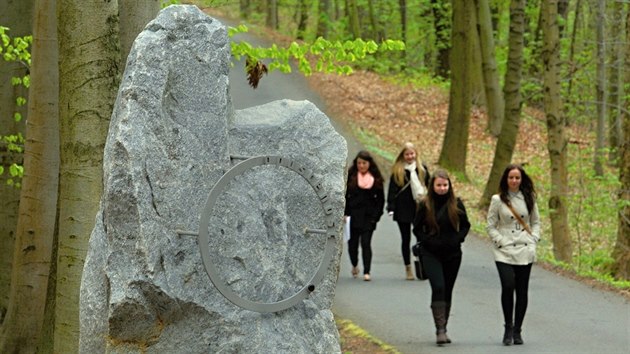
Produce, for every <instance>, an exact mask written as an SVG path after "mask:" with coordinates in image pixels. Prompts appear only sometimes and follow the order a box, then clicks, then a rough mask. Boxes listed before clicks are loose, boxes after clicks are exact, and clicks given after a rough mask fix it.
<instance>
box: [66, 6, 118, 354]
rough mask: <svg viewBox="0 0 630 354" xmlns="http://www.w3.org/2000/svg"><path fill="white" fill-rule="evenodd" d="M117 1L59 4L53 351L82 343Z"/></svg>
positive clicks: (110, 99)
mask: <svg viewBox="0 0 630 354" xmlns="http://www.w3.org/2000/svg"><path fill="white" fill-rule="evenodd" d="M117 16H118V4H117V2H116V1H97V2H89V3H85V2H83V1H80V0H59V6H58V8H57V17H58V19H59V30H58V33H59V41H60V50H59V53H60V58H59V59H60V60H59V72H60V82H61V84H60V95H59V107H60V132H61V135H60V144H61V147H60V152H61V165H60V189H59V220H58V224H59V246H58V256H57V289H56V291H57V296H56V311H55V352H56V353H74V352H76V351H77V350H78V341H79V287H80V282H81V272H82V270H83V262H84V260H85V256H86V254H87V247H88V240H89V237H90V233H91V232H92V229H93V227H94V217H95V215H96V212H97V210H98V204H99V197H100V195H101V193H102V188H103V186H102V172H103V170H102V169H103V166H102V164H103V149H104V146H105V139H106V137H107V130H108V127H109V120H110V116H111V113H112V109H113V105H114V101H115V98H116V92H117V90H118V84H119V79H120V72H119V70H120V66H119V63H120V51H119V49H120V44H119V37H118V36H119V33H118V31H119V29H118V20H117Z"/></svg>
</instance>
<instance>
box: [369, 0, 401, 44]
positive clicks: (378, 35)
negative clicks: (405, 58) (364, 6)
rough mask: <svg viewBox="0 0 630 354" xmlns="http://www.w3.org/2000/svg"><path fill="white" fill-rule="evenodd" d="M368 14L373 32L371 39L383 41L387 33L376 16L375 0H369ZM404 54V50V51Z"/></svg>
mask: <svg viewBox="0 0 630 354" xmlns="http://www.w3.org/2000/svg"><path fill="white" fill-rule="evenodd" d="M368 14H369V16H370V27H371V29H372V30H371V34H370V39H373V40H374V41H376V42H381V41H382V40H383V39H385V35H384V34H383V30H382V29H381V24H380V22H379V21H378V18H377V16H376V9H375V8H374V0H368ZM402 53H403V55H404V51H403V52H402Z"/></svg>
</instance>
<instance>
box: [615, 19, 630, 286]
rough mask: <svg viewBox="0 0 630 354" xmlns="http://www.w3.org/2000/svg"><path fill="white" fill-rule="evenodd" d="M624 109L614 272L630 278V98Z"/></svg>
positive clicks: (629, 48)
mask: <svg viewBox="0 0 630 354" xmlns="http://www.w3.org/2000/svg"><path fill="white" fill-rule="evenodd" d="M625 18H626V39H625V43H626V52H627V53H630V12H626V17H625ZM624 72H625V75H624V77H625V80H624V81H625V82H630V56H628V55H626V56H625V61H624ZM624 108H625V109H624V111H623V131H622V136H621V141H622V142H623V143H622V144H621V147H620V148H619V151H620V157H621V161H620V166H619V180H620V181H621V190H620V191H619V200H622V201H626V203H625V204H624V205H623V207H622V208H621V209H620V210H619V227H618V228H617V242H616V243H615V249H614V251H613V258H614V259H615V263H614V265H613V274H615V276H616V277H617V278H619V279H626V280H629V279H630V205H629V204H628V203H627V201H629V200H630V141H629V140H630V139H629V138H630V100H626V101H625V105H624Z"/></svg>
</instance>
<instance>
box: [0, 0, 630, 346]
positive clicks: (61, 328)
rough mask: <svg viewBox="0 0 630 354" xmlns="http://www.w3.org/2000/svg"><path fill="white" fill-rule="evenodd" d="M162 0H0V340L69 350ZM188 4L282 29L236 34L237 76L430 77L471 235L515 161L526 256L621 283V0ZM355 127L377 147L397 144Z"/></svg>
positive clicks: (627, 168) (398, 81)
mask: <svg viewBox="0 0 630 354" xmlns="http://www.w3.org/2000/svg"><path fill="white" fill-rule="evenodd" d="M174 3H179V1H160V0H137V1H136V0H117V1H108V2H80V1H78V0H48V1H45V0H22V1H3V2H0V38H1V41H0V54H2V60H0V138H1V142H0V195H1V196H2V198H0V201H1V202H2V207H1V208H0V214H1V215H0V239H1V242H0V323H1V326H0V352H12V353H13V352H15V353H35V352H37V353H49V352H50V353H52V352H59V353H73V352H77V351H78V337H79V323H78V322H79V321H78V317H79V316H78V311H79V308H78V304H79V285H80V281H81V272H82V269H83V262H84V260H85V256H86V253H87V245H88V240H89V235H90V233H91V231H92V229H93V226H94V216H95V215H96V211H97V209H98V203H99V197H100V194H101V191H102V151H103V148H104V145H105V138H106V135H107V130H108V122H109V118H110V116H111V112H112V109H113V104H114V100H115V97H116V94H117V90H118V84H119V83H120V80H121V75H122V73H123V71H124V66H125V60H126V56H127V54H128V53H129V50H130V48H131V45H132V42H133V39H134V38H135V37H136V35H137V34H138V33H139V32H140V31H142V29H143V28H144V26H145V25H146V23H147V22H148V21H150V20H151V19H153V18H154V17H155V15H156V14H157V12H158V11H159V10H160V8H161V7H163V6H168V5H170V4H174ZM188 3H194V4H195V5H197V6H199V7H200V8H204V9H205V8H209V9H211V10H212V11H219V12H220V13H222V14H226V15H227V16H231V17H234V18H239V19H240V21H241V22H242V23H243V24H245V25H247V26H248V27H251V28H252V29H253V28H264V29H267V30H271V31H274V32H275V33H278V34H280V35H282V38H283V43H282V44H280V43H279V44H278V46H274V47H273V48H264V49H257V48H252V47H251V46H248V45H247V44H246V43H233V45H232V50H233V56H234V57H235V59H239V58H240V57H242V56H244V57H247V58H248V62H250V63H251V64H252V65H250V66H249V67H248V68H249V69H248V70H249V72H248V74H249V75H250V76H251V75H254V74H256V72H255V71H256V68H261V65H262V66H264V67H265V68H268V69H269V70H285V71H286V70H290V66H289V64H288V63H290V62H292V63H297V65H296V67H297V68H298V69H299V70H300V71H301V72H303V73H304V74H305V75H312V74H314V73H318V75H320V74H321V75H335V76H336V75H352V72H368V73H371V74H373V75H376V76H378V77H379V78H383V79H384V80H387V82H389V83H392V84H393V85H399V86H405V87H412V88H414V89H418V90H424V89H427V88H431V89H437V90H441V92H444V94H445V95H446V97H447V98H448V111H447V113H446V116H445V122H444V132H443V133H442V136H443V140H442V141H440V144H439V145H440V146H439V154H438V156H436V160H437V164H438V165H440V166H442V167H445V168H447V169H449V170H450V171H451V172H453V173H454V174H455V175H456V176H457V178H458V180H459V181H461V182H462V183H466V184H468V185H470V186H471V188H470V189H471V190H474V191H473V192H470V193H471V194H470V195H468V196H467V197H468V198H469V199H474V200H475V204H476V206H477V209H478V210H477V211H476V212H478V213H479V215H480V216H479V218H478V220H477V223H476V224H477V225H476V229H475V231H476V232H477V233H479V234H484V231H483V226H481V223H482V221H481V220H482V219H483V210H484V209H485V208H486V207H487V205H488V203H489V199H490V196H491V195H492V194H493V193H495V191H496V187H495V186H496V185H497V184H498V182H497V181H498V179H499V177H500V173H501V172H502V169H503V167H504V166H506V165H507V164H508V163H510V162H523V161H526V162H527V164H526V169H527V170H528V173H529V174H530V175H532V176H533V177H534V178H535V182H536V187H537V190H538V198H539V202H538V203H539V206H540V208H541V215H542V217H543V225H544V235H546V237H545V238H544V240H543V241H542V242H541V247H539V252H540V254H539V260H540V261H541V262H544V263H547V264H550V265H552V266H555V267H558V268H561V269H564V270H566V271H568V272H570V273H572V274H575V275H577V276H580V277H588V278H592V279H595V280H597V281H598V282H601V283H604V284H607V285H608V286H611V287H614V288H616V289H618V290H621V291H628V290H629V289H630V249H629V246H630V151H629V146H628V145H629V140H630V139H629V138H628V136H630V9H629V8H630V2H629V1H627V0H529V1H525V0H475V1H470V0H417V1H407V0H396V1H393V0H379V1H376V0H265V1H250V0H239V1H236V0H215V1H211V0H206V1H202V0H199V1H189V2H188ZM233 30H234V31H243V30H245V28H244V27H243V28H238V29H233ZM403 49H404V50H403ZM244 75H245V73H244ZM261 80H263V81H264V77H262V78H261ZM473 116H474V117H475V119H474V120H473ZM479 117H481V118H479ZM479 122H483V126H482V127H481V128H482V130H483V131H484V132H485V133H486V134H488V136H490V137H491V138H490V139H489V140H490V142H489V143H488V144H485V145H483V148H484V149H486V150H485V153H486V155H487V156H489V163H488V168H485V169H479V168H478V167H477V166H474V163H471V161H470V159H469V158H468V157H469V156H470V154H469V153H470V151H469V149H470V146H471V145H481V144H483V142H480V141H472V140H471V138H472V137H473V135H471V134H470V131H472V130H474V129H475V128H478V127H476V125H478V124H480V123H479ZM531 125H535V126H537V127H539V128H541V131H543V132H544V136H543V137H542V140H541V141H543V142H544V144H541V146H537V148H539V149H538V150H537V151H541V150H542V151H543V152H542V153H537V154H530V153H531V151H532V149H528V148H526V147H527V144H526V143H523V140H525V141H530V142H533V141H538V140H534V139H533V138H532V137H530V136H528V135H527V134H526V132H527V130H525V129H523V127H524V126H531ZM354 128H355V129H356V130H357V134H358V135H361V134H363V135H364V136H369V139H364V141H363V143H364V144H365V145H366V146H368V148H370V149H371V150H372V151H374V152H377V153H380V154H381V155H382V156H383V157H385V158H390V157H391V154H393V153H395V151H396V149H397V148H398V146H399V145H400V143H401V142H400V141H393V138H391V137H389V136H385V135H383V136H379V135H378V134H379V133H378V131H376V130H374V131H370V130H369V129H368V130H367V131H366V130H365V129H362V128H360V127H354ZM524 132H525V133H524ZM537 138H540V137H537ZM519 141H520V142H519ZM462 142H467V143H462Z"/></svg>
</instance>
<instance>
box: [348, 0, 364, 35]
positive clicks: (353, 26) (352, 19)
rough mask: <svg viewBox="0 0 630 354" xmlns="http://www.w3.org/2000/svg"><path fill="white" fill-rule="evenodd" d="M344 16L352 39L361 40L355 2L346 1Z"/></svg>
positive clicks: (357, 10)
mask: <svg viewBox="0 0 630 354" xmlns="http://www.w3.org/2000/svg"><path fill="white" fill-rule="evenodd" d="M346 14H347V16H348V23H349V25H350V28H349V30H350V33H352V37H353V38H355V39H356V38H361V24H360V22H359V9H358V7H357V1H356V0H346Z"/></svg>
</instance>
